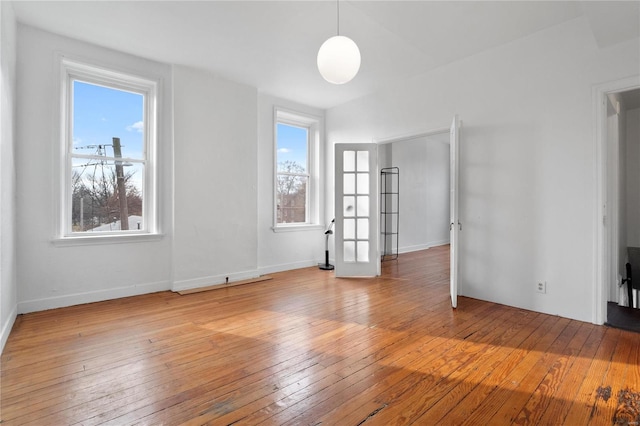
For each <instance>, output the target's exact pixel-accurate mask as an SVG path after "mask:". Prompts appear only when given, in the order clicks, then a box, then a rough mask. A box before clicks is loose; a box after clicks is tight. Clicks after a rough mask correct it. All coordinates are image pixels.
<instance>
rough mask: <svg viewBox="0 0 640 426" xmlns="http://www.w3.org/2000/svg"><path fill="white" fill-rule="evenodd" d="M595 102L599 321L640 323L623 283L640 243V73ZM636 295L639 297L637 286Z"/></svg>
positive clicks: (609, 87)
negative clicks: (632, 253) (627, 312)
mask: <svg viewBox="0 0 640 426" xmlns="http://www.w3.org/2000/svg"><path fill="white" fill-rule="evenodd" d="M594 106H595V109H596V113H597V115H596V116H597V122H596V141H597V153H598V157H599V159H598V161H597V164H598V170H597V171H598V173H597V177H598V185H597V191H598V193H597V199H598V204H597V210H596V220H597V221H598V233H597V239H596V253H597V259H596V268H595V272H596V277H595V293H594V302H595V303H594V321H593V322H594V323H596V324H605V323H606V324H609V325H613V326H618V327H621V328H627V329H628V328H629V327H633V326H640V324H637V316H634V315H631V316H629V315H625V314H624V312H622V311H623V310H625V309H627V310H628V309H629V308H628V307H627V306H628V305H629V302H628V296H627V295H628V293H627V288H626V283H625V284H624V285H622V280H623V279H624V278H626V277H627V272H626V267H625V265H626V263H627V262H629V256H628V252H629V250H628V248H629V247H640V130H639V128H640V79H639V78H638V77H634V78H631V79H626V80H622V81H618V82H613V83H609V84H606V85H602V86H599V87H597V88H595V89H594ZM635 263H638V262H637V261H636V262H635ZM635 266H636V267H638V269H640V265H635ZM636 280H638V277H636ZM632 299H634V301H636V303H637V300H636V299H637V292H635V291H634V292H633V293H632ZM636 306H637V305H636ZM621 312H622V314H621ZM639 312H640V311H639ZM631 314H636V313H635V312H631ZM634 318H635V319H634ZM620 321H622V323H620V324H618V323H619V322H620ZM625 321H627V322H628V321H634V322H635V324H626V325H625V324H624V322H625Z"/></svg>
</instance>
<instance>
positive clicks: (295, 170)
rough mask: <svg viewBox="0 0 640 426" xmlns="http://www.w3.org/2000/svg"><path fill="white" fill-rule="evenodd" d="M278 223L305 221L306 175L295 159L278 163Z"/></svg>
mask: <svg viewBox="0 0 640 426" xmlns="http://www.w3.org/2000/svg"><path fill="white" fill-rule="evenodd" d="M277 176H278V179H277V190H278V200H277V203H278V223H297V222H305V221H306V206H307V201H306V199H307V183H308V177H307V174H306V172H305V169H304V167H302V166H301V165H300V164H298V163H297V162H295V161H290V160H288V161H284V162H281V163H278V175H277Z"/></svg>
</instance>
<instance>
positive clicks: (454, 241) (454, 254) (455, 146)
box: [449, 115, 462, 308]
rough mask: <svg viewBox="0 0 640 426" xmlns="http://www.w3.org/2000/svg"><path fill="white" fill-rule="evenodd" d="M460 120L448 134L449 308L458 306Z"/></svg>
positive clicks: (456, 121) (460, 228) (452, 125)
mask: <svg viewBox="0 0 640 426" xmlns="http://www.w3.org/2000/svg"><path fill="white" fill-rule="evenodd" d="M459 129H460V120H459V119H458V116H457V115H456V116H454V117H453V123H451V129H450V133H449V145H450V154H449V173H450V183H449V184H450V187H449V191H450V203H451V205H450V208H449V215H450V223H449V238H450V274H451V278H450V280H451V282H450V290H451V307H453V308H456V307H457V306H458V234H459V233H460V231H461V230H462V224H461V223H460V218H459V217H458V181H459V179H458V177H459V170H458V169H459V162H460V148H459V145H460V134H459V133H460V132H459Z"/></svg>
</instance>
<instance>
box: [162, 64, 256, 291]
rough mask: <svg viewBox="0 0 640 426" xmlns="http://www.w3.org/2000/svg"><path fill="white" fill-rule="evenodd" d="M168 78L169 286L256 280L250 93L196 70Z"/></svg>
mask: <svg viewBox="0 0 640 426" xmlns="http://www.w3.org/2000/svg"><path fill="white" fill-rule="evenodd" d="M173 73H174V83H173V86H174V101H175V105H174V129H175V133H174V135H175V153H174V155H175V241H174V250H173V264H174V286H173V288H174V289H182V288H191V287H198V286H206V285H212V284H219V283H222V282H225V278H226V277H229V280H230V281H234V280H238V279H245V278H249V277H254V276H257V275H258V272H257V267H258V261H257V253H258V242H257V230H256V226H257V222H258V217H257V184H258V179H257V171H256V170H257V167H256V166H257V156H256V152H257V146H256V140H257V115H256V110H257V96H258V95H257V90H256V89H255V88H252V87H249V86H245V85H241V84H238V83H234V82H231V81H228V80H225V79H222V78H219V77H217V76H216V75H214V74H211V73H208V72H205V71H200V70H196V69H191V68H186V67H181V66H175V67H174V70H173Z"/></svg>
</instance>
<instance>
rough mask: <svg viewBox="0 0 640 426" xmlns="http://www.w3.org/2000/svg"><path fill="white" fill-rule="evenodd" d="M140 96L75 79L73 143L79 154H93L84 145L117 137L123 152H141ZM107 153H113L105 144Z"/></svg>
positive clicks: (139, 155)
mask: <svg viewBox="0 0 640 426" xmlns="http://www.w3.org/2000/svg"><path fill="white" fill-rule="evenodd" d="M143 114H144V110H143V96H142V95H140V94H137V93H130V92H125V91H122V90H116V89H111V88H107V87H102V86H97V85H93V84H88V83H83V82H80V81H74V85H73V117H74V122H73V147H74V152H76V153H78V154H95V153H96V150H95V149H93V148H84V149H83V148H82V147H86V146H87V145H111V144H112V138H113V137H119V138H120V144H121V145H122V156H123V157H130V158H142V156H143V138H142V136H143V134H142V130H143V129H142V120H143ZM106 155H107V156H109V157H111V156H113V149H112V148H111V147H107V152H106Z"/></svg>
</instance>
